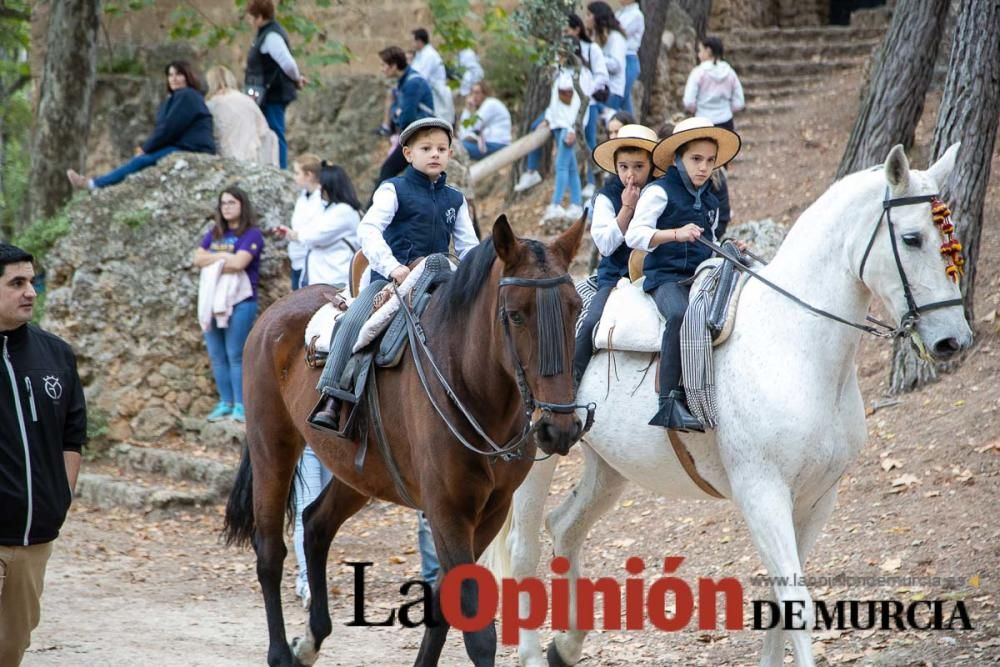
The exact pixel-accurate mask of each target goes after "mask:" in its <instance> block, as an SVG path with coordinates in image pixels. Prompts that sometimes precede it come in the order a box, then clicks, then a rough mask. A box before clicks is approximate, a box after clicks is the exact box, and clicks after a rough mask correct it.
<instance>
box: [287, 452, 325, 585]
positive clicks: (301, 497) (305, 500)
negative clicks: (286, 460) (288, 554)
mask: <svg viewBox="0 0 1000 667" xmlns="http://www.w3.org/2000/svg"><path fill="white" fill-rule="evenodd" d="M331 479H333V475H331V474H330V471H329V470H327V469H326V467H325V466H324V465H323V463H322V462H321V461H320V460H319V457H318V456H316V452H314V451H313V449H312V447H310V446H309V445H306V448H305V450H304V451H303V452H302V457H301V458H300V459H299V469H298V474H297V475H296V476H295V530H294V531H293V533H292V542H293V543H294V545H295V560H297V561H298V564H299V574H298V577H297V578H296V580H295V592H296V593H297V594H299V595H300V596H301V597H306V592H307V591H308V590H309V576H308V572H307V571H306V552H305V547H304V546H303V537H304V531H303V528H302V512H303V511H304V510H305V508H306V507H308V506H309V505H310V504H311V503H312V502H313V501H314V500H316V499H317V498H318V497H319V494H320V493H322V491H323V489H325V488H326V485H327V484H329V483H330V480H331Z"/></svg>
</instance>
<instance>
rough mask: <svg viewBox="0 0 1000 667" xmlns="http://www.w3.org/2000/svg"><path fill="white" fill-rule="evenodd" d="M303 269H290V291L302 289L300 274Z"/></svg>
mask: <svg viewBox="0 0 1000 667" xmlns="http://www.w3.org/2000/svg"><path fill="white" fill-rule="evenodd" d="M303 271H304V269H292V291H293V292H294V291H295V290H297V289H298V288H300V287H302V272H303Z"/></svg>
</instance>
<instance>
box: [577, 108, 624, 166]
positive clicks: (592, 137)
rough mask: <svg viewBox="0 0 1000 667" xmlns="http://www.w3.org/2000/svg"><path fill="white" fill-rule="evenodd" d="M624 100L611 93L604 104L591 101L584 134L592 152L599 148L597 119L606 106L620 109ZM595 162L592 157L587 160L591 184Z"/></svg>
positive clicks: (616, 109)
mask: <svg viewBox="0 0 1000 667" xmlns="http://www.w3.org/2000/svg"><path fill="white" fill-rule="evenodd" d="M623 101H624V100H623V98H622V96H621V95H609V96H608V101H607V102H605V103H603V104H602V103H600V102H593V101H592V102H591V103H590V110H589V111H588V112H587V127H585V128H584V129H583V136H584V138H585V139H586V140H587V148H589V149H590V153H591V154H593V152H594V149H595V148H597V119H598V118H599V117H600V115H601V112H602V111H603V110H604V109H605V108H608V109H614V110H615V111H618V110H619V109H621V108H622V102H623ZM593 162H594V161H593V160H592V159H590V160H587V183H588V184H590V185H593V184H594V165H593Z"/></svg>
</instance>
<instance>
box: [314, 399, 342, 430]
mask: <svg viewBox="0 0 1000 667" xmlns="http://www.w3.org/2000/svg"><path fill="white" fill-rule="evenodd" d="M309 424H311V425H312V426H313V427H315V428H319V429H324V430H327V431H339V430H340V401H339V400H338V399H336V398H334V397H333V396H326V395H324V396H323V402H322V405H320V407H319V409H318V410H317V411H316V412H315V414H313V416H312V417H310V419H309Z"/></svg>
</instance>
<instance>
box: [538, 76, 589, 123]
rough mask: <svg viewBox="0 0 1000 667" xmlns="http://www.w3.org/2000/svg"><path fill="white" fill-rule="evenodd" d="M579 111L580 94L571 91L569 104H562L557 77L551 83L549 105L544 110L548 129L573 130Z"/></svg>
mask: <svg viewBox="0 0 1000 667" xmlns="http://www.w3.org/2000/svg"><path fill="white" fill-rule="evenodd" d="M579 112H580V96H579V95H578V94H577V93H576V91H575V90H574V91H573V99H572V100H570V103H569V104H563V103H562V101H561V100H560V99H559V77H558V76H557V77H556V81H555V83H553V84H552V94H551V95H550V96H549V106H548V108H547V109H546V110H545V120H546V121H547V122H548V124H549V129H550V130H573V129H574V128H575V127H576V117H577V114H579Z"/></svg>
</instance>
